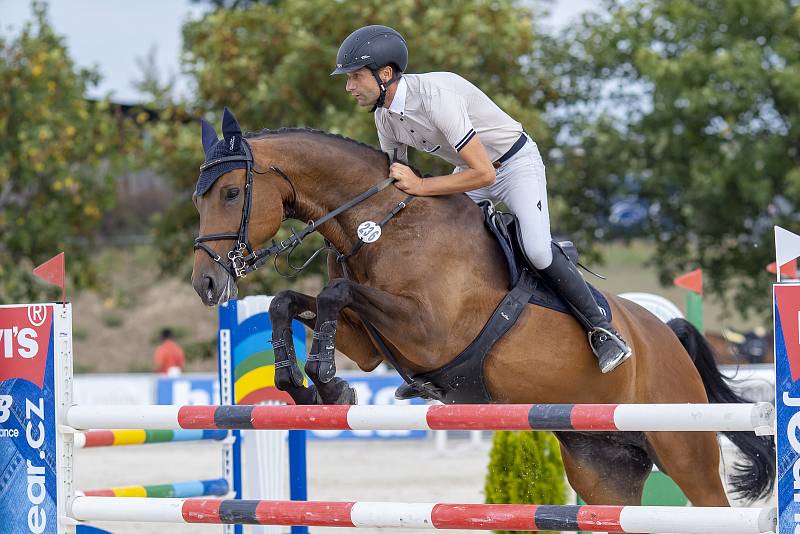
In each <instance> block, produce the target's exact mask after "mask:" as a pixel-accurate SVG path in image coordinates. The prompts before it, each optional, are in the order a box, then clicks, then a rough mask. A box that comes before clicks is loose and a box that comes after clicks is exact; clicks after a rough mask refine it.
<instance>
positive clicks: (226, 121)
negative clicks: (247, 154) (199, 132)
mask: <svg viewBox="0 0 800 534" xmlns="http://www.w3.org/2000/svg"><path fill="white" fill-rule="evenodd" d="M222 135H223V136H224V137H225V146H226V147H227V148H228V150H229V151H231V152H239V151H240V150H241V144H242V128H241V126H239V121H237V120H236V115H234V114H233V111H231V110H229V109H228V108H227V107H225V111H224V112H223V113H222Z"/></svg>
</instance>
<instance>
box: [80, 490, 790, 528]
mask: <svg viewBox="0 0 800 534" xmlns="http://www.w3.org/2000/svg"><path fill="white" fill-rule="evenodd" d="M72 517H73V518H75V519H78V520H81V521H143V522H150V521H156V522H167V523H212V524H239V523H243V524H249V525H307V526H318V527H349V528H357V527H370V528H423V529H457V530H464V529H470V530H528V531H541V530H555V531H578V530H584V531H588V532H651V533H653V534H656V533H675V532H680V533H698V534H719V533H721V532H724V533H726V534H761V533H765V532H774V529H775V526H776V519H777V518H776V515H775V509H774V508H763V509H761V508H722V507H720V508H689V507H678V506H545V505H535V504H426V503H388V502H386V503H380V502H297V501H240V500H223V499H142V498H138V499H137V498H132V499H109V498H107V497H77V498H76V499H75V500H74V501H73V503H72Z"/></svg>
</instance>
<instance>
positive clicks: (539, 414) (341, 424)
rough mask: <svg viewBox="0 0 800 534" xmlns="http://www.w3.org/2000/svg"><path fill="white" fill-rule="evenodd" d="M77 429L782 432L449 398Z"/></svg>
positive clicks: (157, 413) (744, 413)
mask: <svg viewBox="0 0 800 534" xmlns="http://www.w3.org/2000/svg"><path fill="white" fill-rule="evenodd" d="M66 420H67V424H68V425H70V426H71V427H73V428H79V429H80V428H87V427H89V428H92V427H94V428H97V427H102V426H114V427H117V428H148V427H153V428H191V429H220V428H225V429H242V430H249V429H260V430H280V429H291V430H304V429H305V430H531V429H534V430H561V431H569V430H578V431H603V432H613V431H620V432H631V431H636V432H648V431H675V432H695V431H697V432H700V431H714V432H723V431H751V432H752V431H757V432H758V433H759V434H768V433H774V408H773V407H772V405H771V404H769V403H758V404H461V405H459V404H449V405H434V406H429V405H356V406H337V405H331V406H244V405H242V406H238V405H237V406H73V407H72V408H70V409H69V410H68V412H67V415H66Z"/></svg>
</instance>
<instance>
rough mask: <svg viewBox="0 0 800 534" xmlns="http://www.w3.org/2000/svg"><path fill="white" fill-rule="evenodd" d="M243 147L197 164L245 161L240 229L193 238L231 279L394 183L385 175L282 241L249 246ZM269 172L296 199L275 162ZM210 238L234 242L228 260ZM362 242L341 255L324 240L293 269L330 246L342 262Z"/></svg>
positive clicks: (248, 161) (249, 160) (249, 161)
mask: <svg viewBox="0 0 800 534" xmlns="http://www.w3.org/2000/svg"><path fill="white" fill-rule="evenodd" d="M242 148H243V150H244V154H241V155H236V156H225V157H222V158H217V159H215V160H212V161H207V162H205V163H203V165H201V166H200V172H203V171H204V170H206V169H209V168H211V167H214V166H216V165H221V164H223V163H227V162H231V161H244V162H245V165H246V173H247V177H246V179H245V185H244V205H243V206H242V220H241V222H240V223H239V231H238V232H236V233H232V232H223V233H216V234H206V235H202V236H200V237H198V238H197V239H195V240H194V250H198V249H200V250H203V251H204V252H205V253H206V254H208V255H209V257H210V258H211V259H212V260H213V261H215V262H216V263H218V264H219V265H220V267H222V268H223V269H225V271H226V272H227V273H228V274H230V275H231V277H232V278H233V279H234V280H238V279H239V278H244V277H245V276H247V275H248V274H249V273H251V272H253V271H255V270H256V269H258V268H259V267H261V266H262V265H264V263H266V262H267V261H268V260H269V258H270V257H272V256H275V258H276V260H277V257H278V256H280V255H281V254H283V253H284V252H286V251H289V252H290V254H291V251H292V250H294V249H295V248H296V247H297V246H298V245H299V244H300V243H302V241H303V239H305V238H306V237H307V236H308V235H309V234H312V233H314V232H316V231H317V230H318V227H319V226H320V225H322V224H323V223H325V222H327V221H329V220H330V219H333V218H334V217H336V216H337V215H339V214H341V213H342V212H344V211H347V210H349V209H350V208H352V207H353V206H356V205H358V204H360V203H361V202H363V201H364V200H366V199H368V198H369V197H371V196H373V195H374V194H376V193H378V192H380V191H383V190H384V189H386V188H387V187H388V186H389V185H390V184H391V183H392V182H394V178H386V179H385V180H383V181H381V182H380V183H378V184H376V185H374V186H372V187H370V188H369V189H367V190H366V191H364V192H363V193H361V194H360V195H358V196H356V197H354V198H352V199H350V200H348V201H347V202H345V203H344V204H342V205H341V206H339V207H338V208H336V209H335V210H333V211H331V212H329V213H327V214H326V215H324V216H322V217H320V218H319V219H317V220H316V221H309V223H308V225H306V227H305V228H303V229H302V230H300V231H299V232H295V231H294V230H292V235H291V236H289V237H288V238H286V239H285V240H283V241H281V242H280V243H275V242H274V241H273V242H272V245H271V246H269V247H267V248H261V249H253V247H252V245H251V244H250V239H249V237H248V233H247V231H248V227H249V225H250V212H251V210H252V208H253V172H254V159H253V152H252V150H251V149H250V144H249V143H248V142H247V141H246V140H245V139H244V138H242ZM270 171H272V172H275V173H277V174H278V175H280V176H281V177H283V178H284V179H285V180H286V181H287V182H289V185H290V186H291V187H292V191H293V192H294V194H295V196H294V197H293V200H292V201H293V202H294V201H295V200H296V198H297V196H296V190H295V188H294V184H292V181H291V180H290V179H289V176H288V175H287V174H286V173H285V172H283V171H282V170H281V169H280V168H278V167H277V166H275V165H271V166H270ZM255 172H256V173H258V174H266V173H267V172H268V171H258V170H255ZM413 198H414V197H413V196H410V195H409V196H408V197H406V198H405V199H404V200H403V201H401V202H400V203H398V204H397V206H395V208H394V209H393V210H392V211H391V212H390V213H389V214H388V215H387V216H386V217H384V219H383V220H381V222H380V223H379V226H382V225H384V224H386V223H387V222H388V221H389V220H390V219H391V218H392V217H394V216H395V215H396V214H397V213H398V212H400V210H402V209H403V208H405V207H406V205H407V204H408V203H409V202H410V201H411V200H412V199H413ZM209 241H235V242H236V244H235V245H234V247H233V248H232V249H231V250H230V251H228V255H227V256H228V258H227V259H228V261H227V262H225V261H223V259H222V257H221V256H220V255H219V254H217V253H216V252H214V251H213V250H212V249H211V247H209V246H208V245H206V243H207V242H209ZM364 243H365V241H361V240H359V241H358V242H356V244H355V245H354V246H353V248H352V249H351V250H350V252H348V253H347V254H341V253H339V252H338V251H336V249H334V248H333V246H331V245H330V243H326V245H325V246H324V247H323V248H321V249H320V250H318V251H317V252H315V253H314V255H312V257H311V258H309V260H308V261H306V263H305V264H304V265H303V266H301V267H300V268H299V269H296V268H295V269H294V270H295V271H296V272H299V271H302V270H303V269H304V268H305V267H306V266H307V265H308V264H309V263H310V262H311V260H313V259H314V257H316V255H317V254H318V253H319V252H321V251H322V250H324V249H331V250H334V251H335V252H336V253H337V258H336V260H337V262H339V263H342V264H343V263H344V261H345V260H346V259H347V258H349V257H350V256H352V255H353V254H355V253H356V252H358V251H359V250H360V249H361V247H362V246H363V245H364Z"/></svg>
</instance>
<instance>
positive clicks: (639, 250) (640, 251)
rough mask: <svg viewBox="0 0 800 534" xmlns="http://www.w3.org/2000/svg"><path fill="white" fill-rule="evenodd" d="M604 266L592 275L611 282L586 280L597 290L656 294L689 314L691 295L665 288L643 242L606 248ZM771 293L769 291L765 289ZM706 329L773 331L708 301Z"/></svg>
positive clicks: (616, 244) (705, 305)
mask: <svg viewBox="0 0 800 534" xmlns="http://www.w3.org/2000/svg"><path fill="white" fill-rule="evenodd" d="M604 252H605V264H603V265H587V267H589V268H590V269H592V270H593V271H596V272H598V273H599V274H602V275H604V276H606V277H607V278H608V280H600V279H598V278H596V277H594V276H592V275H591V274H585V276H586V279H587V280H588V281H589V282H590V283H591V284H593V285H594V286H596V287H598V288H599V289H602V290H604V291H608V292H610V293H625V292H631V291H641V292H645V293H655V294H657V295H660V296H662V297H665V298H667V299H669V300H670V301H672V302H673V303H675V305H676V306H678V308H680V309H681V311H683V312H684V313H686V295H687V293H688V291H686V290H685V289H680V288H678V287H674V286H671V287H662V286H661V284H660V283H659V281H658V275H657V274H656V272H655V270H654V269H653V268H652V267H649V266H647V265H646V264H647V262H648V261H649V260H650V259H651V257H652V254H653V247H652V246H651V245H648V244H647V243H645V242H643V241H633V242H631V243H630V244H622V243H614V244H611V245H608V246H607V247H604ZM764 290H765V291H769V290H770V288H769V287H765V288H764ZM704 312H705V316H704V319H705V327H706V330H708V331H709V332H719V331H721V329H722V327H723V326H725V327H728V328H734V329H737V330H749V329H752V328H754V327H756V326H764V327H766V328H767V329H771V328H772V325H771V324H763V322H762V321H761V320H760V319H759V318H758V317H750V318H748V319H745V318H744V317H742V315H741V314H740V313H739V312H738V311H737V310H736V309H732V308H730V307H725V306H724V305H723V304H722V303H721V302H720V301H719V299H716V298H713V297H708V296H707V297H706V298H705V300H704Z"/></svg>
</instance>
